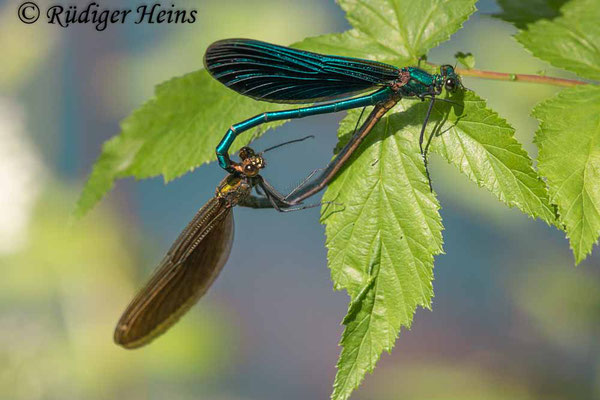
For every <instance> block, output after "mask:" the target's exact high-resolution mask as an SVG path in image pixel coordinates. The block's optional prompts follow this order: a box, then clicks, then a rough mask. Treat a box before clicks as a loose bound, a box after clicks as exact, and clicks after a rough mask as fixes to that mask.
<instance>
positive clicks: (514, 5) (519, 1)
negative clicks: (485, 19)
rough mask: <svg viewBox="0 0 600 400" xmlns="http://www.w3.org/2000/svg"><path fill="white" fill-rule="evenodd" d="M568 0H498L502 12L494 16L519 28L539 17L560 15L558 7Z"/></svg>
mask: <svg viewBox="0 0 600 400" xmlns="http://www.w3.org/2000/svg"><path fill="white" fill-rule="evenodd" d="M567 1H568V0H527V1H523V0H498V5H499V6H500V7H501V8H502V11H503V12H502V13H499V14H495V15H494V17H496V18H501V19H503V20H505V21H508V22H512V23H513V24H515V26H516V27H517V28H519V29H524V28H525V27H526V26H527V24H529V23H532V22H535V21H537V20H540V19H552V18H556V17H558V16H559V15H560V12H559V9H560V7H562V5H563V4H565V3H566V2H567Z"/></svg>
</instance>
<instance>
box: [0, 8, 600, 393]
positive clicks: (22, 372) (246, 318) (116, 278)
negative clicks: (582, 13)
mask: <svg viewBox="0 0 600 400" xmlns="http://www.w3.org/2000/svg"><path fill="white" fill-rule="evenodd" d="M19 4H20V2H16V1H6V0H4V1H0V48H1V50H2V61H1V62H0V69H1V73H0V187H2V190H1V191H0V268H1V271H2V277H1V278H0V399H15V400H17V399H27V400H29V399H92V400H93V399H125V398H126V399H132V400H135V399H166V398H168V399H215V400H250V399H292V400H294V399H298V400H299V399H325V398H327V397H328V396H329V393H330V391H331V384H332V382H333V377H334V374H335V363H336V360H337V355H338V352H339V348H338V347H337V342H338V340H339V337H340V334H341V332H342V327H341V326H340V321H341V319H342V317H343V316H344V314H345V311H346V303H347V300H348V298H347V296H346V295H345V294H343V293H334V292H333V291H332V290H331V283H330V280H329V272H328V269H327V264H326V251H325V249H324V240H325V238H324V234H323V232H324V228H323V226H321V225H319V223H318V213H319V211H318V210H316V209H313V210H308V211H306V212H301V213H300V212H299V213H289V214H279V213H277V212H274V211H272V210H258V211H257V210H248V209H241V208H240V209H236V210H235V214H236V219H237V221H236V240H235V244H234V247H233V251H232V254H231V257H230V259H229V262H228V265H227V266H226V267H225V269H224V270H223V273H222V274H221V276H220V277H219V279H218V280H217V282H216V283H215V285H214V286H213V287H212V289H211V290H210V292H209V293H208V295H207V296H206V297H205V298H204V299H203V300H202V301H201V302H200V303H199V305H198V306H196V307H195V308H193V309H192V311H191V312H190V313H189V314H188V315H186V317H185V318H183V320H182V321H181V322H180V323H179V324H177V325H176V326H175V327H174V328H173V329H171V330H170V331H169V333H168V334H166V335H165V336H163V337H161V338H160V339H158V340H156V341H155V342H154V343H152V345H150V346H148V347H145V348H142V349H139V350H135V351H127V350H123V349H121V348H119V347H117V346H116V345H114V344H113V343H112V332H113V328H114V325H115V323H116V321H117V319H118V318H119V316H120V313H121V312H122V311H123V310H124V308H125V306H126V305H127V302H128V301H129V300H130V299H131V297H132V296H133V294H134V292H135V290H136V288H138V287H140V285H141V284H142V283H143V282H144V280H145V278H146V277H147V276H148V274H149V273H150V271H151V270H152V269H153V267H154V266H155V265H156V264H157V263H158V261H159V260H160V259H161V258H162V255H163V253H164V251H166V249H167V248H168V246H169V245H170V243H171V241H172V240H174V238H175V237H176V235H177V234H178V232H179V231H180V229H182V227H183V226H184V225H185V224H186V222H187V221H188V220H189V219H190V218H191V216H192V215H193V214H194V212H195V211H196V210H197V209H198V208H199V207H200V206H201V205H202V204H203V203H204V202H205V201H206V200H207V199H208V198H209V197H211V196H212V194H213V192H214V188H215V186H216V184H217V183H218V181H219V179H220V178H221V177H222V176H223V173H222V171H221V170H220V169H219V168H217V167H216V166H215V165H210V166H204V167H202V168H199V169H197V170H196V171H195V172H194V173H191V174H188V175H186V176H184V177H182V178H180V179H177V180H175V181H174V182H172V183H170V184H169V185H164V184H163V182H162V180H161V179H160V178H156V179H150V180H146V181H141V182H134V181H133V180H125V181H120V182H119V183H118V184H117V187H116V189H115V190H114V191H113V192H112V193H111V194H110V195H109V196H108V197H107V198H106V199H105V200H104V201H103V202H102V203H101V205H100V206H99V207H97V208H96V209H95V210H94V211H92V212H91V213H90V214H89V215H88V216H86V217H85V218H84V219H83V220H82V221H79V222H76V223H74V224H73V225H72V226H69V216H70V212H71V211H72V209H73V205H74V201H75V199H76V197H77V194H78V192H79V190H81V188H82V184H83V182H84V180H85V178H86V176H87V174H88V173H89V172H90V170H91V166H92V164H93V162H94V161H95V159H96V157H97V156H98V155H99V153H100V146H101V144H102V142H103V141H105V140H106V139H108V138H109V137H111V136H113V135H115V134H117V133H118V132H119V126H118V122H119V120H121V119H122V118H123V117H125V116H126V115H127V114H129V113H130V112H131V111H132V110H133V109H134V108H135V107H137V106H138V105H139V104H141V103H142V102H143V101H145V100H146V99H148V98H149V97H150V96H151V94H152V91H153V86H154V85H155V84H157V83H159V82H161V81H163V80H166V79H168V78H170V77H172V76H175V75H181V74H183V73H186V72H190V71H193V70H196V69H198V68H201V67H202V55H203V52H204V49H205V48H206V46H207V45H208V44H210V43H211V42H212V41H214V40H217V39H221V38H227V37H252V38H257V39H263V40H268V41H273V42H276V43H279V44H289V43H293V42H294V41H297V40H300V39H302V38H304V37H306V36H314V35H317V34H322V33H328V32H338V31H343V30H345V29H347V28H348V25H347V22H346V21H345V20H344V17H343V12H342V11H341V10H340V9H339V8H338V7H337V6H336V5H335V4H334V3H333V2H332V1H319V0H310V1H303V2H298V1H293V0H272V1H267V0H264V1H253V0H246V1H242V0H235V1H227V2H225V1H212V0H211V1H198V2H190V1H188V2H186V1H177V2H176V4H177V6H179V7H188V8H190V7H195V8H197V9H198V21H197V22H196V23H195V24H186V25H134V24H125V25H118V26H117V25H115V26H109V27H108V29H106V30H105V31H103V32H97V31H95V30H94V28H93V26H92V25H82V26H72V27H70V28H69V29H63V28H60V27H58V26H52V25H47V24H45V23H42V22H41V21H39V22H38V23H36V24H32V25H25V24H23V23H21V22H20V21H19V20H18V19H17V16H16V9H17V7H18V5H19ZM44 4H45V5H47V4H49V3H44V2H41V1H40V6H41V7H42V9H43V7H44ZM102 5H103V6H105V5H106V6H108V5H113V6H119V5H121V6H122V2H117V1H112V2H111V1H104V2H102ZM478 8H479V10H480V12H479V13H478V14H476V15H475V16H474V17H472V18H471V19H470V20H469V21H468V22H467V23H466V24H465V28H464V29H463V30H461V31H460V32H458V33H457V34H456V35H455V36H453V38H452V41H451V42H448V43H445V44H443V45H442V46H441V47H440V48H438V49H436V50H434V51H433V52H432V54H431V55H430V60H432V61H433V62H438V63H439V62H445V63H453V62H454V61H453V58H452V56H453V54H454V53H455V52H456V51H459V50H462V51H470V52H472V53H473V54H474V55H475V57H476V60H477V67H478V68H482V69H492V70H496V71H503V72H515V73H517V72H520V73H536V72H537V71H540V70H545V71H546V73H548V74H551V75H557V76H568V75H566V74H564V73H562V72H561V71H557V70H554V69H553V68H551V67H550V66H549V65H547V64H545V63H543V62H541V61H538V60H536V59H534V58H533V57H531V56H530V55H529V54H528V53H527V52H526V51H525V50H523V49H522V48H521V47H520V46H519V45H518V44H517V43H516V42H514V40H513V39H512V38H511V35H512V34H513V33H514V32H515V29H514V28H513V27H512V26H511V25H509V24H507V23H504V22H502V21H499V20H497V19H493V18H491V17H490V14H492V13H494V12H498V11H499V10H500V9H499V7H498V6H497V4H496V3H495V2H494V1H491V0H489V1H480V2H479V4H478ZM464 81H465V85H466V86H468V87H469V88H472V89H474V90H475V91H477V93H478V94H479V95H481V96H482V97H484V98H486V99H487V100H488V102H489V105H490V106H491V107H492V108H494V109H495V110H497V111H498V112H499V113H500V114H501V115H502V116H503V117H505V118H506V119H507V120H508V121H509V122H510V123H511V124H513V126H515V127H516V128H517V136H518V138H519V139H520V140H521V141H522V142H523V143H525V145H526V147H527V149H528V151H530V153H531V154H532V156H535V147H534V146H533V145H532V138H533V133H534V131H535V128H536V123H535V121H534V120H533V119H532V118H530V117H529V116H528V114H529V110H530V109H531V107H532V106H533V105H534V104H536V103H537V102H539V101H540V100H542V99H544V98H546V97H548V96H550V95H552V94H553V93H555V92H556V91H557V90H558V89H557V88H553V87H546V86H539V85H531V84H519V83H510V82H508V83H507V82H490V81H482V80H476V79H468V78H466V79H464ZM341 117H342V115H341V114H338V115H329V116H320V117H314V118H309V119H306V120H300V121H296V122H294V123H291V124H288V125H285V126H284V127H283V128H280V129H277V130H276V131H274V132H269V133H268V134H267V135H265V136H264V137H263V138H261V139H259V140H258V141H257V142H255V144H254V147H255V148H257V149H261V148H265V147H267V146H269V145H272V144H275V143H279V142H281V141H284V140H288V139H293V138H297V137H300V136H302V135H306V134H308V133H312V134H315V135H316V136H317V138H316V139H315V140H314V141H311V142H307V143H304V144H300V145H297V147H295V148H294V149H293V150H290V149H282V150H281V151H278V152H274V153H273V154H271V155H270V156H269V164H270V165H271V166H277V168H268V169H267V170H266V171H265V176H266V177H267V178H268V179H269V180H270V181H271V182H272V183H274V184H275V185H276V186H277V187H278V188H279V189H280V190H281V191H283V192H285V191H287V190H289V189H290V188H292V187H293V186H294V184H295V183H296V182H298V181H299V180H301V179H302V177H304V176H305V175H306V173H307V172H308V171H310V170H312V169H314V168H317V167H319V166H322V165H324V164H325V163H326V162H327V161H328V159H329V158H330V156H331V151H332V149H333V147H334V145H335V141H336V139H335V137H336V136H335V131H336V128H337V123H338V121H339V120H340V119H341ZM233 122H237V121H232V123H233ZM198 134H202V133H201V132H199V133H198ZM307 154H310V155H311V156H310V158H309V159H308V162H307V161H306V158H307V157H306V155H307ZM431 164H432V165H431V169H432V177H433V183H434V187H435V189H436V192H437V193H438V194H439V196H440V200H441V204H442V206H443V209H442V211H441V213H442V216H443V218H444V225H445V232H444V234H445V250H446V253H447V254H446V255H443V256H440V257H438V259H437V260H436V267H435V274H436V279H435V282H434V284H435V289H436V297H435V299H434V303H433V309H434V311H433V312H429V311H423V310H419V311H418V312H417V314H416V316H415V321H414V324H413V327H412V329H411V330H410V331H403V332H402V334H401V336H400V339H399V340H398V342H397V345H396V348H395V349H394V351H393V354H391V355H387V354H386V355H384V356H383V357H382V360H381V361H380V363H379V365H378V368H377V369H376V371H375V374H374V375H372V376H368V377H367V379H366V381H365V384H364V385H363V387H361V388H360V389H359V390H358V391H357V392H356V393H355V395H354V397H353V398H355V399H375V400H378V399H382V400H383V399H415V400H419V399H429V400H431V399H434V400H436V399H461V400H468V399H511V400H517V399H540V398H544V399H593V398H600V347H599V346H598V344H597V343H598V339H597V336H598V333H599V327H600V324H599V322H600V270H599V268H598V266H599V264H600V257H599V253H600V252H599V251H598V249H596V252H595V254H594V255H593V256H592V257H590V258H589V259H588V260H587V261H586V262H584V263H583V264H582V265H581V266H579V267H577V268H574V267H573V257H572V255H571V254H570V251H569V247H568V243H567V241H566V240H565V239H564V234H563V233H561V232H559V231H557V230H555V229H553V228H549V227H547V226H546V225H545V224H543V223H542V222H539V221H532V220H531V219H528V218H527V217H526V216H524V215H522V214H520V213H519V212H518V211H515V210H509V209H507V208H505V207H504V206H503V205H501V204H500V203H499V202H498V201H497V200H495V198H494V197H493V196H491V195H490V194H488V193H486V192H483V191H481V190H479V189H477V188H476V187H475V186H474V185H473V184H471V183H469V182H468V181H467V180H466V179H465V178H464V177H462V176H460V175H459V174H458V173H457V172H456V171H454V170H453V169H451V168H449V167H448V165H446V164H445V163H444V162H443V161H442V160H441V159H439V158H435V156H433V157H432V162H431ZM256 227H259V228H260V233H259V234H256Z"/></svg>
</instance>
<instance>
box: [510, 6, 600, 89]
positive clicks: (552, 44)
mask: <svg viewBox="0 0 600 400" xmlns="http://www.w3.org/2000/svg"><path fill="white" fill-rule="evenodd" d="M561 12H562V16H560V17H558V18H555V19H554V20H552V21H548V20H540V21H538V22H536V23H533V24H530V25H528V26H527V29H526V30H523V31H521V32H519V33H518V34H517V35H516V38H517V40H518V41H519V42H521V44H523V46H525V47H526V48H527V49H528V50H529V51H531V52H532V53H533V55H534V56H536V57H539V58H541V59H542V60H545V61H548V62H549V63H550V64H552V65H554V66H555V67H559V68H564V69H567V70H569V71H573V72H575V73H576V74H577V75H579V76H581V77H583V78H588V79H596V80H598V79H600V49H599V48H598V39H599V38H600V23H598V21H600V5H599V4H598V0H572V1H570V2H568V3H567V4H565V6H564V7H562V8H561Z"/></svg>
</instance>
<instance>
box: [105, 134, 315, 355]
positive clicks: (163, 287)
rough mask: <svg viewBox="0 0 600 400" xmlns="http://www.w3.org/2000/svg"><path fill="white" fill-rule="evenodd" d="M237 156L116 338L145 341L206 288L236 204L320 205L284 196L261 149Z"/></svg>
mask: <svg viewBox="0 0 600 400" xmlns="http://www.w3.org/2000/svg"><path fill="white" fill-rule="evenodd" d="M300 140H304V139H300ZM296 141H298V140H294V141H292V142H296ZM287 143H291V142H287ZM287 143H286V144H287ZM279 146H281V145H278V146H274V147H272V148H270V149H267V150H271V149H273V148H276V147H279ZM267 150H265V151H267ZM239 156H240V160H241V162H240V163H236V162H233V161H231V163H230V168H231V171H232V172H231V173H230V174H229V175H228V176H227V177H225V179H223V180H222V181H221V183H220V184H219V186H217V190H216V193H215V197H214V198H212V199H211V200H209V201H208V202H207V203H206V204H205V205H204V206H203V207H202V208H201V209H200V210H199V211H198V213H197V214H196V216H195V217H194V218H193V219H192V221H191V222H190V223H189V224H188V226H187V227H186V228H185V229H184V230H183V232H182V233H181V234H180V235H179V237H178V238H177V240H176V241H175V243H173V245H172V246H171V248H170V249H169V251H168V252H167V255H166V256H165V257H164V259H163V260H162V262H161V263H160V265H159V266H158V268H157V269H156V270H155V272H154V273H153V274H152V276H151V278H150V280H149V281H148V283H146V285H145V286H144V287H143V289H141V290H140V291H139V293H138V294H137V295H136V296H135V298H134V299H133V300H132V301H131V303H130V304H129V306H128V307H127V309H126V310H125V312H124V313H123V315H122V316H121V319H120V320H119V322H118V324H117V327H116V329H115V334H114V340H115V342H116V343H117V344H119V345H121V346H123V347H125V348H136V347H140V346H143V345H145V344H147V343H149V342H150V341H151V340H152V339H154V338H155V337H157V336H158V335H160V334H162V333H164V332H165V331H166V330H167V329H169V328H170V327H171V326H172V325H173V324H175V323H176V322H177V320H178V319H179V317H181V316H182V315H183V314H184V313H185V312H186V311H188V310H189V309H190V307H191V306H193V305H194V304H195V303H196V302H197V301H198V300H199V299H200V297H202V295H204V294H205V293H206V291H207V290H208V288H209V287H210V286H211V284H212V283H213V281H214V280H215V278H216V277H217V275H219V272H220V271H221V269H222V268H223V265H225V262H226V261H227V258H228V257H229V252H230V250H231V244H232V241H233V207H234V206H236V205H240V206H244V207H251V208H275V209H276V210H278V211H294V210H299V209H305V208H309V207H314V206H317V205H318V204H316V205H308V206H300V207H294V205H293V204H291V203H290V202H288V201H286V200H285V197H284V196H283V195H281V194H280V193H278V192H277V191H276V190H275V189H274V188H273V187H272V186H271V185H270V184H269V183H268V182H267V181H266V180H265V179H264V178H263V177H261V176H260V175H259V171H260V170H261V169H262V168H264V167H265V160H264V158H263V156H262V153H260V154H257V153H255V152H254V151H253V150H252V149H251V148H249V147H244V148H242V149H241V150H240V152H239ZM253 188H254V189H257V188H260V190H261V192H262V193H261V196H255V195H253V194H252V193H251V192H252V189H253Z"/></svg>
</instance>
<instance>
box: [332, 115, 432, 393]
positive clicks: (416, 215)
mask: <svg viewBox="0 0 600 400" xmlns="http://www.w3.org/2000/svg"><path fill="white" fill-rule="evenodd" d="M357 115H358V112H357V111H356V112H355V111H353V112H351V113H350V115H349V117H347V118H346V119H345V120H344V123H343V124H342V128H341V130H340V131H341V133H342V134H345V135H346V137H347V135H348V134H349V133H351V132H352V129H353V128H354V122H355V120H356V118H357ZM405 123H406V120H405V116H404V115H403V114H395V115H390V116H389V117H385V118H383V119H382V120H381V122H380V123H379V124H377V126H376V127H375V128H374V129H373V131H372V132H371V133H370V134H369V136H368V137H367V138H366V139H365V141H364V143H363V144H362V145H361V147H360V150H359V151H357V152H355V153H354V154H353V156H352V157H351V160H350V162H349V163H348V164H347V165H346V167H345V168H344V169H343V171H342V172H341V173H340V175H339V176H338V177H337V179H336V180H335V181H334V182H333V183H332V184H331V185H330V186H329V187H328V189H327V191H326V193H325V195H324V201H331V202H334V203H335V204H341V205H342V207H341V209H339V210H336V209H333V210H332V209H331V204H329V205H325V206H324V208H323V217H322V221H323V222H324V223H325V224H326V235H327V242H326V245H327V248H328V250H329V251H328V259H329V267H330V269H331V275H332V279H333V281H334V287H335V288H336V289H346V290H347V291H348V294H349V295H350V296H351V299H352V301H351V304H350V307H349V310H348V315H347V316H346V318H345V319H344V324H345V325H346V329H345V331H344V334H343V336H342V340H341V345H342V346H343V350H342V352H341V355H340V359H339V362H338V373H337V375H336V378H335V384H334V393H333V395H332V398H333V399H335V400H339V399H347V398H348V397H349V396H350V393H351V392H352V391H353V390H354V388H356V387H357V386H358V385H359V384H360V382H361V381H362V379H363V377H364V375H365V373H366V372H367V371H372V370H373V367H374V366H375V363H376V361H377V359H378V358H379V356H380V354H381V352H382V351H383V350H386V351H388V352H389V351H390V350H391V349H392V347H393V345H394V342H395V339H396V338H397V336H398V333H399V331H400V328H401V327H402V326H407V327H410V324H411V321H412V317H413V313H414V312H415V310H416V307H417V306H422V307H427V308H429V307H430V303H431V298H432V297H433V288H432V279H433V257H434V255H435V254H440V253H441V252H442V234H441V231H442V224H441V217H440V215H439V213H438V209H439V204H438V202H437V200H436V198H435V196H434V194H433V193H431V192H430V190H429V185H428V183H427V178H426V177H425V168H424V165H423V161H422V158H421V155H420V152H419V147H418V144H417V142H416V141H415V140H414V139H415V138H414V136H413V135H412V133H411V132H407V131H402V128H403V126H404V125H405ZM399 131H400V132H399ZM396 132H399V133H396ZM334 208H337V206H334Z"/></svg>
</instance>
